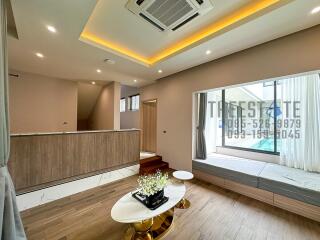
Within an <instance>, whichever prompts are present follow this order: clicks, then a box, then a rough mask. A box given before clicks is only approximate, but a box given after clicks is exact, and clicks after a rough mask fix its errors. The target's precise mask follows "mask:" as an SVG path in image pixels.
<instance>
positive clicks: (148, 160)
mask: <svg viewBox="0 0 320 240" xmlns="http://www.w3.org/2000/svg"><path fill="white" fill-rule="evenodd" d="M157 161H158V162H159V161H160V162H161V161H162V157H161V156H153V157H149V158H144V159H140V165H143V164H149V163H153V162H157Z"/></svg>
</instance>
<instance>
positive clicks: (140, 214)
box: [111, 183, 186, 240]
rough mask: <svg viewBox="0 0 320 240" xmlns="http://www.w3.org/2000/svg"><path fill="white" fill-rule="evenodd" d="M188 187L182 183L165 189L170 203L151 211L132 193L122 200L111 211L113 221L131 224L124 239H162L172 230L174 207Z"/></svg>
mask: <svg viewBox="0 0 320 240" xmlns="http://www.w3.org/2000/svg"><path fill="white" fill-rule="evenodd" d="M185 193H186V187H185V185H184V184H181V183H173V184H170V185H168V186H167V187H166V188H165V189H164V195H165V196H167V197H168V198H169V200H168V202H166V203H165V204H163V205H162V206H161V207H159V208H157V209H155V210H150V209H148V208H147V207H145V206H144V205H143V204H142V203H140V202H139V201H138V200H136V199H134V198H133V197H132V195H131V192H130V193H127V194H126V195H124V196H123V197H122V198H120V199H119V200H118V201H117V202H116V203H115V205H114V206H113V207H112V209H111V217H112V219H113V220H115V221H117V222H121V223H130V224H131V227H130V228H129V229H128V230H127V231H126V233H125V236H124V239H130V240H131V239H160V238H161V237H163V236H164V235H165V234H166V233H167V232H168V231H169V229H170V227H171V226H172V223H173V218H174V215H173V213H174V206H175V205H176V204H177V203H179V202H180V201H181V199H182V198H183V196H184V195H185Z"/></svg>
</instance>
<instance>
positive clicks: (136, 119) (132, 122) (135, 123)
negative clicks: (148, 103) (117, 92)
mask: <svg viewBox="0 0 320 240" xmlns="http://www.w3.org/2000/svg"><path fill="white" fill-rule="evenodd" d="M139 92H140V91H139V89H138V88H135V87H129V86H125V85H122V86H121V98H126V111H125V112H121V113H120V128H121V129H130V128H140V111H129V110H128V108H129V106H128V97H129V96H132V95H135V94H139Z"/></svg>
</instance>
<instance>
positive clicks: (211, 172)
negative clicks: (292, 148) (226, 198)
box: [192, 154, 320, 222]
mask: <svg viewBox="0 0 320 240" xmlns="http://www.w3.org/2000/svg"><path fill="white" fill-rule="evenodd" d="M192 166H193V172H194V174H195V176H196V177H197V178H200V179H202V180H205V181H209V182H211V183H213V184H215V185H218V186H221V187H224V188H227V189H230V190H232V191H235V192H239V193H241V194H243V195H247V196H249V197H252V198H255V199H258V200H260V201H263V202H266V203H269V204H271V205H275V206H277V207H280V208H284V209H286V210H289V211H292V212H295V213H297V214H300V215H303V216H305V217H308V218H311V219H314V220H316V221H319V222H320V174H317V173H310V172H305V171H302V170H299V169H294V168H289V167H285V166H280V165H277V164H272V163H265V162H260V161H255V160H250V159H244V158H238V157H233V156H227V155H221V154H213V155H210V156H209V157H208V159H207V160H194V161H193V163H192Z"/></svg>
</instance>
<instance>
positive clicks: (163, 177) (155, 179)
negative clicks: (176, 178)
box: [138, 170, 169, 197]
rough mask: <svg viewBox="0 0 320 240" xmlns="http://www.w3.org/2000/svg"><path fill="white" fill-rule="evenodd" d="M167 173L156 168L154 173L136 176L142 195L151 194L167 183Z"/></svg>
mask: <svg viewBox="0 0 320 240" xmlns="http://www.w3.org/2000/svg"><path fill="white" fill-rule="evenodd" d="M168 178H169V177H168V173H161V171H160V170H158V171H157V172H156V173H154V174H150V175H144V176H140V177H139V178H138V185H139V188H138V189H139V192H140V193H141V194H143V195H144V196H147V197H149V196H151V195H154V194H156V193H158V192H159V191H162V190H163V189H164V187H165V186H167V183H168Z"/></svg>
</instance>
